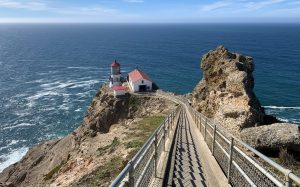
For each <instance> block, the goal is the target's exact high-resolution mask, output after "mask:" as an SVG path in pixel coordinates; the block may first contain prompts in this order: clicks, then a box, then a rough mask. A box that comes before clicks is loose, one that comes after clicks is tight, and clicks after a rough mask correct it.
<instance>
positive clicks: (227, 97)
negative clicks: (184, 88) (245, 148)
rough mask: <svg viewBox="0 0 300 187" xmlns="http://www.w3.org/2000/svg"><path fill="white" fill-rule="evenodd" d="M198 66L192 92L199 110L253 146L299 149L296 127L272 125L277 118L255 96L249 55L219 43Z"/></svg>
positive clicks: (252, 67)
mask: <svg viewBox="0 0 300 187" xmlns="http://www.w3.org/2000/svg"><path fill="white" fill-rule="evenodd" d="M201 68H202V70H203V78H202V80H201V81H200V82H199V84H198V85H197V86H196V87H195V89H194V90H193V92H192V94H191V100H192V105H193V106H194V107H195V108H196V109H197V110H198V111H200V112H202V113H203V114H205V115H206V116H208V117H210V118H213V119H215V121H217V122H219V123H218V124H219V125H222V126H223V127H225V128H226V129H227V130H228V131H229V132H230V133H231V134H233V135H235V136H237V137H241V138H242V139H243V140H244V141H246V142H247V143H249V144H250V145H252V146H253V147H255V148H258V149H264V150H270V149H272V150H277V151H278V150H279V149H280V148H281V147H287V148H288V149H289V150H293V151H299V147H300V132H299V128H298V127H299V126H297V125H292V124H287V123H280V124H272V123H278V122H279V121H278V120H277V119H276V118H275V117H273V116H269V115H266V114H265V112H264V109H263V107H261V105H260V102H259V100H258V98H257V97H256V96H255V93H254V92H253V88H254V78H253V75H252V73H253V71H254V63H253V58H252V57H249V56H244V55H241V54H238V53H231V52H229V51H228V49H226V48H225V47H224V46H219V47H218V48H217V49H216V50H213V51H209V52H208V53H207V54H205V55H203V57H202V59H201ZM270 124H272V125H270Z"/></svg>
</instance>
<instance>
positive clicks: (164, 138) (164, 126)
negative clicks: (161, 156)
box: [163, 120, 169, 151]
mask: <svg viewBox="0 0 300 187" xmlns="http://www.w3.org/2000/svg"><path fill="white" fill-rule="evenodd" d="M168 123H169V120H168ZM163 128H164V131H163V133H164V134H163V136H164V137H163V140H164V145H163V146H164V151H166V121H165V122H164V125H163Z"/></svg>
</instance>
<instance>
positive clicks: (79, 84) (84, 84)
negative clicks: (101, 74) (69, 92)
mask: <svg viewBox="0 0 300 187" xmlns="http://www.w3.org/2000/svg"><path fill="white" fill-rule="evenodd" d="M98 83H100V81H99V80H98V79H97V80H88V81H79V82H74V84H75V85H74V86H71V87H70V88H81V87H87V86H90V85H94V84H98Z"/></svg>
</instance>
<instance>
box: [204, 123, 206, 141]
mask: <svg viewBox="0 0 300 187" xmlns="http://www.w3.org/2000/svg"><path fill="white" fill-rule="evenodd" d="M206 125H207V119H206V118H205V121H204V141H205V142H206Z"/></svg>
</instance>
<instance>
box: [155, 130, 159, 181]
mask: <svg viewBox="0 0 300 187" xmlns="http://www.w3.org/2000/svg"><path fill="white" fill-rule="evenodd" d="M157 159H158V156H157V133H155V136H154V176H155V177H157Z"/></svg>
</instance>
